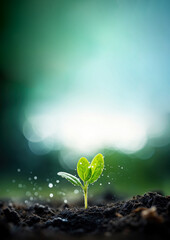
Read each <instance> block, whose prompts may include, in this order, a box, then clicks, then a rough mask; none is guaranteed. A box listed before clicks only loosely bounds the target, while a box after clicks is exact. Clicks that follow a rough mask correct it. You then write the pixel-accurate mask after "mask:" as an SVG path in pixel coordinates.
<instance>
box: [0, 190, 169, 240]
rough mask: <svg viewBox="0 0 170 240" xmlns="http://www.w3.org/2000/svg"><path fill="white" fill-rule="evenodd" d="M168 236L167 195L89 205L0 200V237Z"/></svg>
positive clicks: (113, 237)
mask: <svg viewBox="0 0 170 240" xmlns="http://www.w3.org/2000/svg"><path fill="white" fill-rule="evenodd" d="M80 237H81V239H89V240H90V239H103V238H105V239H115V240H117V239H118V240H119V239H120V240H121V239H126V240H127V239H144V238H145V239H170V196H167V197H165V196H162V195H159V194H157V193H147V194H145V195H143V196H135V197H133V198H132V199H130V200H127V201H117V202H111V203H108V204H103V205H102V204H100V205H98V206H91V207H89V208H88V209H87V210H84V209H83V208H79V207H77V208H76V207H70V206H68V205H63V206H61V207H60V208H58V207H56V206H55V205H52V206H48V205H42V204H38V203H37V204H34V205H32V206H26V205H21V204H20V205H17V204H12V203H9V202H7V201H5V202H3V201H2V202H1V203H0V239H17V240H20V239H25V240H26V239H35V240H36V239H61V240H62V239H68V240H69V239H79V238H80Z"/></svg>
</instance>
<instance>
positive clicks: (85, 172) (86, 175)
mask: <svg viewBox="0 0 170 240" xmlns="http://www.w3.org/2000/svg"><path fill="white" fill-rule="evenodd" d="M103 169H104V157H103V155H102V154H101V153H99V154H97V155H96V156H95V157H94V158H93V160H92V162H91V164H90V163H89V161H88V160H87V158H85V157H82V158H80V160H79V161H78V163H77V173H78V175H79V177H80V179H81V180H82V181H83V184H82V182H81V180H80V179H79V178H77V177H75V176H73V175H71V174H69V173H66V172H59V173H58V175H59V176H61V177H63V178H65V179H67V180H68V181H69V182H71V183H72V184H73V185H74V186H80V187H81V188H82V189H83V192H84V205H85V208H87V206H88V203H87V193H88V185H89V184H93V183H94V182H96V181H97V180H98V178H99V177H100V175H101V174H102V172H103Z"/></svg>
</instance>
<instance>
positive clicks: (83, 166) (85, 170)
mask: <svg viewBox="0 0 170 240" xmlns="http://www.w3.org/2000/svg"><path fill="white" fill-rule="evenodd" d="M77 173H78V175H79V177H80V178H81V179H82V180H83V182H86V181H87V180H89V179H90V177H91V173H92V171H91V167H90V163H89V161H88V160H87V158H85V157H82V158H80V160H79V161H78V163H77Z"/></svg>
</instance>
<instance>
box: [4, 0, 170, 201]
mask: <svg viewBox="0 0 170 240" xmlns="http://www.w3.org/2000/svg"><path fill="white" fill-rule="evenodd" d="M169 10H170V1H168V0H162V1H160V0H86V1H83V0H81V1H80V0H29V1H23V0H11V1H10V0H4V1H1V65H0V78H1V79H0V181H1V183H0V197H1V198H8V197H10V198H12V199H14V200H15V199H20V198H23V199H26V200H25V201H26V202H28V201H34V200H38V199H43V198H44V199H47V200H48V201H50V199H58V198H60V199H62V200H63V201H64V202H65V203H67V202H69V201H70V199H77V198H79V197H80V196H81V193H80V192H79V191H80V189H77V188H75V187H73V186H70V183H67V182H66V181H64V180H62V179H60V178H59V177H58V176H57V172H58V171H67V172H70V173H72V174H75V173H76V171H75V169H76V164H77V161H78V159H79V158H80V157H81V156H85V157H87V158H88V159H89V160H90V161H91V160H92V158H93V157H94V156H95V154H97V153H99V152H101V153H102V154H103V155H104V156H105V170H104V172H103V176H102V177H101V178H100V179H99V181H98V182H96V183H95V184H94V186H91V187H90V189H91V190H90V192H91V193H90V196H93V195H95V194H97V193H102V192H106V191H107V192H113V193H115V192H116V193H117V194H118V195H126V196H129V197H130V196H132V195H135V194H143V193H144V192H146V191H154V190H155V191H162V192H163V193H164V194H170V79H169V76H170V68H169V62H170V28H169V25H170V15H169ZM94 190H95V191H94ZM92 193H93V194H92ZM68 194H69V195H68Z"/></svg>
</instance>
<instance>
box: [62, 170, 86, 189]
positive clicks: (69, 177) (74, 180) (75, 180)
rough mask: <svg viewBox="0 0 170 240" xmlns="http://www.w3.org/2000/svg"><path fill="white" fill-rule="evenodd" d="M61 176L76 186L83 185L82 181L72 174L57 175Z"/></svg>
mask: <svg viewBox="0 0 170 240" xmlns="http://www.w3.org/2000/svg"><path fill="white" fill-rule="evenodd" d="M57 174H58V175H59V176H61V177H63V178H65V179H67V180H68V181H69V182H71V183H72V184H73V185H74V186H81V187H82V184H81V182H80V179H79V178H77V177H75V176H73V175H72V174H69V173H66V172H58V173H57Z"/></svg>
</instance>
